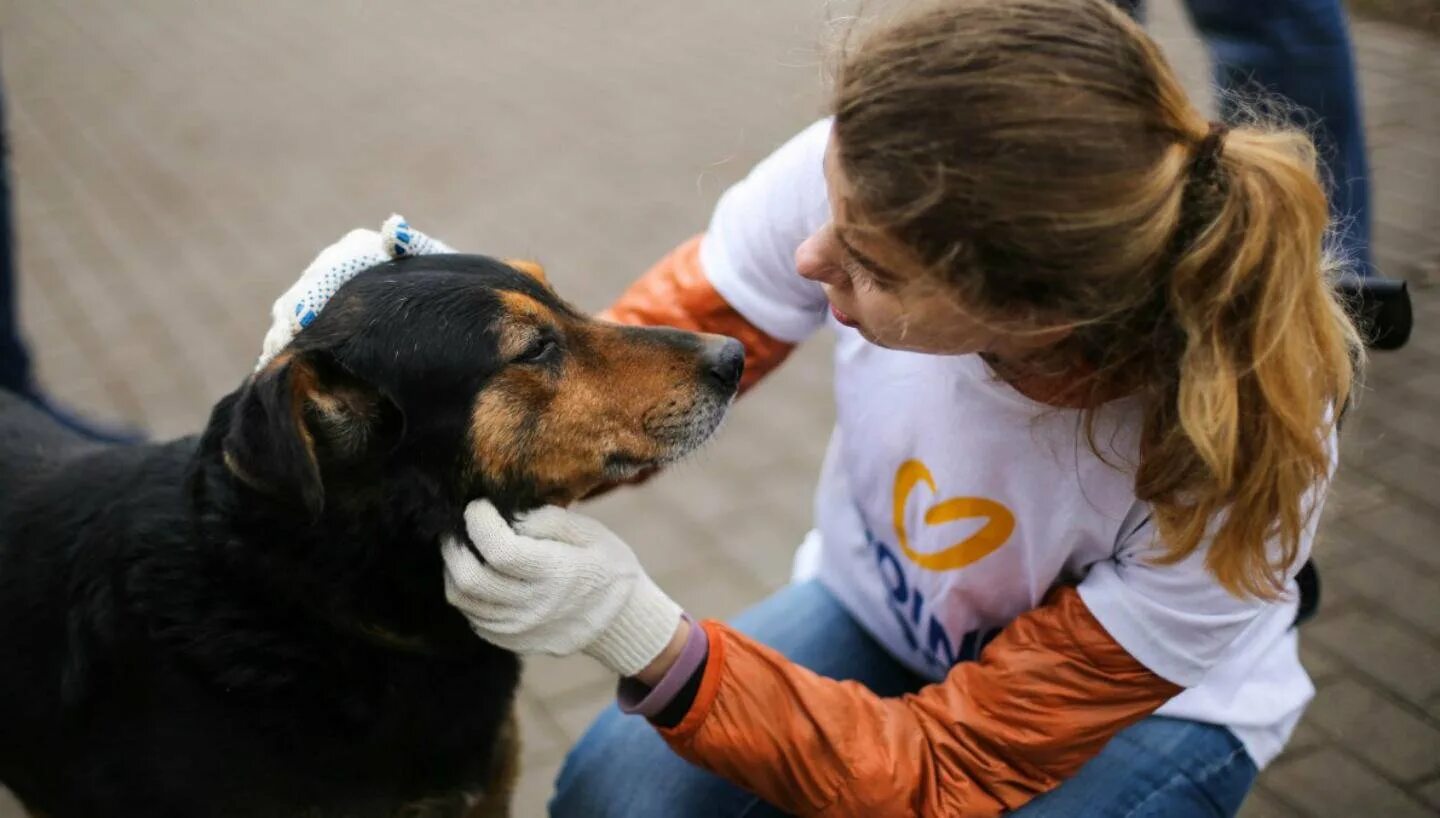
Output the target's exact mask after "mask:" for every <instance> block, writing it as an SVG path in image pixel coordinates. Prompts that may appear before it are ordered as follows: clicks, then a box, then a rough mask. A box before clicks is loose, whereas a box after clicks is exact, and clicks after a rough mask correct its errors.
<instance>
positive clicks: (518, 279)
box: [212, 255, 744, 519]
mask: <svg viewBox="0 0 1440 818" xmlns="http://www.w3.org/2000/svg"><path fill="white" fill-rule="evenodd" d="M743 358H744V354H743V349H742V347H741V346H740V344H739V343H738V342H737V341H734V340H732V339H728V338H723V337H719V336H706V335H697V334H694V333H689V332H681V331H678V330H671V329H659V328H637V327H622V326H618V325H615V324H609V323H605V322H602V321H597V320H594V319H592V318H589V317H587V316H585V315H583V314H581V313H580V312H578V311H576V310H575V309H573V308H571V307H570V306H569V305H567V304H566V303H565V302H564V301H562V300H561V299H560V298H559V297H558V296H557V295H556V294H555V293H554V291H553V290H551V289H550V287H549V285H548V284H547V283H546V282H545V280H544V276H543V274H541V273H540V272H539V270H538V268H536V267H534V266H533V265H529V264H526V263H505V262H501V261H498V260H495V259H491V258H486V257H483V256H468V255H439V256H418V257H411V258H405V259H400V260H397V261H394V262H389V263H386V264H382V265H380V266H378V267H375V268H373V269H371V270H368V271H366V272H364V273H361V274H360V275H358V276H356V277H355V278H354V279H353V280H351V281H350V282H349V283H347V284H345V285H344V286H343V287H341V288H340V290H339V292H337V293H336V294H335V296H334V298H333V299H332V300H331V301H330V303H329V304H328V305H327V307H326V308H325V310H324V311H323V312H322V313H321V314H320V315H319V317H318V318H316V319H315V321H314V322H313V323H312V324H311V325H310V326H308V327H307V328H305V329H304V330H303V331H301V333H300V334H299V335H298V336H297V337H296V339H295V341H294V342H293V343H292V344H291V345H290V346H289V347H288V348H287V349H286V350H285V351H284V352H282V353H281V354H280V355H279V356H278V357H277V358H275V360H274V361H272V362H271V363H270V364H268V365H267V366H266V367H265V368H264V369H262V370H261V371H260V372H258V373H256V374H255V375H254V376H252V377H251V378H250V379H249V380H248V381H247V382H246V384H245V385H244V386H243V387H242V388H241V390H240V391H239V392H238V393H237V394H236V395H235V396H234V397H233V404H232V406H231V409H230V411H229V413H228V420H227V425H228V428H225V429H223V430H214V429H212V434H218V435H220V447H221V451H222V452H223V458H224V461H225V465H226V467H227V468H228V469H229V470H230V472H231V473H232V474H233V475H234V476H235V477H236V478H237V479H238V480H239V481H240V482H241V483H243V484H245V485H246V486H248V487H249V488H250V489H251V490H253V491H256V492H260V493H262V494H265V495H269V496H271V497H274V498H276V499H278V500H281V501H285V502H290V503H293V504H294V505H295V506H296V507H297V510H299V509H303V510H304V511H305V512H306V513H308V514H309V515H310V516H311V518H312V519H313V518H318V517H319V516H320V515H321V513H322V510H323V509H324V508H325V507H326V506H327V504H333V503H336V502H337V501H340V502H342V504H343V501H344V499H345V498H346V497H348V496H353V495H354V494H355V493H356V492H368V493H370V495H371V496H372V497H373V496H374V493H375V492H385V491H387V490H395V489H396V488H397V487H396V486H395V485H394V481H397V480H400V479H402V476H403V479H406V480H416V479H419V480H423V481H429V483H430V484H431V485H432V487H433V489H434V491H435V492H437V493H439V494H440V495H442V496H444V497H447V498H449V499H451V500H458V501H462V502H463V501H464V500H468V499H473V498H475V497H489V498H491V499H493V500H495V502H496V503H497V505H499V506H500V507H501V508H502V510H507V511H519V510H524V509H526V508H529V507H533V506H536V505H539V504H542V503H567V502H570V501H572V500H575V499H577V498H579V497H581V496H583V495H584V494H585V493H587V492H588V491H590V490H591V489H593V488H594V487H596V486H598V485H600V484H603V483H606V482H609V481H614V480H620V479H624V478H626V477H628V476H631V475H633V474H635V473H636V472H638V471H639V470H641V469H644V468H646V467H649V466H653V465H659V464H663V463H666V462H669V461H672V460H675V459H677V458H679V457H682V456H684V455H685V454H687V453H688V452H690V451H692V450H693V449H695V448H696V447H697V446H699V445H700V444H701V443H702V442H704V441H705V439H706V438H708V437H709V436H710V434H711V433H712V432H713V431H714V430H715V428H716V427H717V426H718V425H719V423H720V420H721V418H722V417H723V415H724V413H725V410H726V408H727V407H728V405H729V402H730V400H731V398H732V397H733V396H734V394H735V390H736V387H737V385H738V383H739V379H740V374H741V369H742V367H743Z"/></svg>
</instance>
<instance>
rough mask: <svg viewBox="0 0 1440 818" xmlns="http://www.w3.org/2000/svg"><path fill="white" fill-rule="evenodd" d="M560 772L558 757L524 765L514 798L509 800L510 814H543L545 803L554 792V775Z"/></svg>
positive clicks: (524, 816) (525, 816)
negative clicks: (541, 763) (548, 760)
mask: <svg viewBox="0 0 1440 818" xmlns="http://www.w3.org/2000/svg"><path fill="white" fill-rule="evenodd" d="M559 773H560V761H559V759H555V760H552V761H550V762H548V763H546V764H543V765H538V764H537V765H534V766H526V767H524V768H522V769H521V771H520V782H519V784H518V785H517V786H516V788H515V800H514V801H513V802H511V807H510V814H511V815H514V816H516V818H528V816H540V815H545V814H546V813H545V805H546V804H548V803H549V801H550V796H551V795H552V794H554V792H555V776H557V775H559Z"/></svg>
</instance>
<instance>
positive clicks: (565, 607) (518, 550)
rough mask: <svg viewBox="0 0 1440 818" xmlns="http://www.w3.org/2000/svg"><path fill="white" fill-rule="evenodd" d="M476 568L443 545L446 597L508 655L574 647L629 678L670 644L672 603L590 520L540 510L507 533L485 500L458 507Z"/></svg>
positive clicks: (455, 548)
mask: <svg viewBox="0 0 1440 818" xmlns="http://www.w3.org/2000/svg"><path fill="white" fill-rule="evenodd" d="M465 528H466V531H467V532H468V533H469V535H470V541H471V542H472V543H474V544H475V547H476V548H477V549H479V551H480V553H481V554H482V555H483V556H484V562H481V561H480V560H479V559H477V558H476V556H475V553H474V552H473V551H472V550H471V549H470V548H468V547H466V546H465V544H463V543H461V542H459V541H457V540H454V539H449V538H447V540H446V541H445V542H444V543H443V544H442V546H441V548H442V550H443V553H444V555H445V597H446V599H448V600H450V604H451V605H454V606H455V607H456V608H459V609H460V611H461V613H463V614H465V617H466V618H467V619H469V620H470V626H471V627H472V628H474V629H475V632H476V633H477V634H479V635H480V636H481V638H483V639H485V640H486V641H488V642H491V643H493V644H496V645H499V646H500V647H502V648H505V649H506V650H510V651H514V652H516V653H522V654H524V653H548V654H551V655H554V656H566V655H569V654H572V653H575V652H577V651H583V652H584V653H586V654H587V655H589V656H592V657H594V658H595V659H597V660H599V661H600V663H601V664H603V665H605V666H606V667H608V668H610V669H611V670H613V671H615V672H616V673H618V674H620V675H621V676H634V675H635V674H636V673H639V672H640V671H641V670H642V669H644V668H645V666H646V665H649V664H650V663H651V662H652V661H654V659H655V657H656V656H659V655H660V652H661V651H663V650H664V649H665V646H666V645H667V644H669V642H670V639H671V637H672V636H673V635H674V634H675V629H676V627H677V626H678V625H679V624H680V606H679V605H677V604H676V603H675V601H674V600H673V599H671V598H670V597H668V596H666V595H665V592H664V591H662V590H660V588H659V587H658V586H656V585H655V583H654V582H653V581H651V579H650V577H649V575H647V574H646V573H645V570H644V569H643V568H641V567H640V562H639V561H638V560H637V559H636V558H635V554H634V552H632V551H631V550H630V546H628V545H626V544H625V543H624V542H623V541H622V540H621V539H620V538H619V537H617V536H615V534H613V533H611V531H610V530H609V529H607V528H606V527H605V526H603V525H601V524H600V523H599V522H598V521H596V520H592V519H590V518H589V517H585V516H583V515H580V514H576V513H574V512H570V511H565V510H564V509H561V508H558V507H555V506H547V507H545V508H542V509H540V510H538V511H535V512H532V513H531V514H528V515H526V516H525V517H522V518H521V519H520V520H518V521H516V523H515V528H514V529H513V530H512V529H511V528H510V526H509V525H507V524H506V523H505V520H504V519H503V518H502V517H501V516H500V513H499V512H498V511H496V510H495V506H493V505H491V503H490V501H488V500H477V501H475V502H473V503H471V504H470V505H469V507H468V508H466V509H465Z"/></svg>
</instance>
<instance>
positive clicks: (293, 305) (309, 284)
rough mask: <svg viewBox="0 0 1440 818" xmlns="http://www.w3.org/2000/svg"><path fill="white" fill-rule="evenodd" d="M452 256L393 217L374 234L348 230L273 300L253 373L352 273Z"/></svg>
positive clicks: (442, 244) (435, 241) (436, 241)
mask: <svg viewBox="0 0 1440 818" xmlns="http://www.w3.org/2000/svg"><path fill="white" fill-rule="evenodd" d="M453 252H455V251H454V250H453V249H451V248H450V246H449V245H447V244H446V243H445V242H443V241H440V240H439V239H432V238H430V237H429V236H427V235H425V234H424V233H421V232H420V231H419V230H416V229H415V228H413V227H411V226H410V225H409V224H408V223H407V222H406V221H405V218H404V217H403V216H401V215H400V214H398V213H395V214H392V215H391V216H390V218H388V219H386V220H385V223H384V224H382V225H380V232H378V233H377V232H375V231H374V230H351V231H350V232H349V233H346V234H345V236H344V237H343V238H341V239H340V240H339V241H337V242H335V243H334V244H332V245H330V246H329V247H326V248H325V249H324V250H321V251H320V255H318V256H316V257H315V260H314V261H312V262H310V266H309V267H306V268H305V272H303V273H301V274H300V278H299V279H298V280H297V281H296V282H295V283H294V284H292V285H291V286H290V289H288V290H286V291H285V294H284V295H282V296H280V297H279V298H277V299H276V300H275V305H274V306H273V307H271V308H270V319H271V324H270V331H269V332H267V333H265V344H264V347H263V348H262V349H261V352H260V360H259V362H258V363H256V364H255V369H256V370H257V371H258V370H260V369H261V368H262V367H264V366H265V364H268V363H270V361H271V359H273V358H274V357H275V356H276V355H277V354H279V352H280V350H282V349H284V348H285V345H286V344H288V343H290V341H291V340H292V339H294V338H295V334H296V333H297V332H299V331H300V330H301V329H304V328H305V327H308V326H309V325H310V322H311V321H314V320H315V316H317V315H319V314H320V310H322V309H324V308H325V304H326V302H328V301H329V300H330V297H331V296H333V295H334V294H335V291H336V290H338V289H340V285H342V284H344V283H345V282H347V281H349V280H350V279H352V278H354V277H355V276H356V274H358V273H361V272H364V271H365V270H368V269H370V268H371V267H374V266H375V265H377V264H380V263H382V262H386V261H390V260H391V259H396V258H400V257H402V256H427V255H430V254H432V253H453Z"/></svg>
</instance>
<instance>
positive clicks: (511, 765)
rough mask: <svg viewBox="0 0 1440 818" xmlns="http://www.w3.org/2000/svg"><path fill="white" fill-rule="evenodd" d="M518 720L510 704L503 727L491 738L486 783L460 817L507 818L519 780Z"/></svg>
mask: <svg viewBox="0 0 1440 818" xmlns="http://www.w3.org/2000/svg"><path fill="white" fill-rule="evenodd" d="M520 750H521V747H520V721H519V718H518V717H517V716H516V715H515V707H514V705H511V707H510V713H509V715H508V716H506V717H505V724H504V725H503V726H501V728H500V734H499V736H498V737H497V738H496V739H495V763H494V767H493V772H492V773H491V774H490V780H489V781H488V782H486V784H485V790H484V793H483V794H482V795H481V796H480V800H479V801H478V802H476V804H475V805H474V806H473V807H471V808H470V811H469V812H467V813H465V816H464V818H509V816H510V802H511V801H512V800H513V799H514V797H515V782H516V781H518V780H519V779H520Z"/></svg>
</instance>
